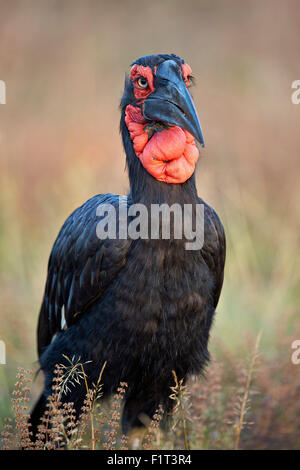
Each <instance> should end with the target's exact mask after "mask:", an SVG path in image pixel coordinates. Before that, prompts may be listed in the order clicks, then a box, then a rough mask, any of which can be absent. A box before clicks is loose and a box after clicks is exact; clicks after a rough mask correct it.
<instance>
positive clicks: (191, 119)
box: [143, 60, 204, 147]
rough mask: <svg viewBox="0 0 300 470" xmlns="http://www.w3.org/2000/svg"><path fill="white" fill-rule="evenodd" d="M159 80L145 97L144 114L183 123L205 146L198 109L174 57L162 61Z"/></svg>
mask: <svg viewBox="0 0 300 470" xmlns="http://www.w3.org/2000/svg"><path fill="white" fill-rule="evenodd" d="M156 83H157V87H156V90H155V91H154V93H152V94H151V95H150V96H149V98H147V99H146V100H145V106H144V113H143V114H144V117H145V118H146V119H147V120H149V121H160V122H163V123H166V124H173V125H175V126H179V127H182V128H183V129H185V130H187V131H188V132H190V134H192V135H193V136H194V137H195V139H197V140H198V141H199V142H200V144H201V145H202V147H204V139H203V134H202V129H201V125H200V122H199V118H198V115H197V111H196V109H195V106H194V103H193V100H192V97H191V95H190V93H189V91H188V89H187V88H186V85H185V83H184V81H183V79H182V75H181V73H180V71H179V68H178V65H177V64H176V63H175V62H174V61H173V60H166V61H164V62H163V63H162V64H161V65H159V67H158V69H157V72H156Z"/></svg>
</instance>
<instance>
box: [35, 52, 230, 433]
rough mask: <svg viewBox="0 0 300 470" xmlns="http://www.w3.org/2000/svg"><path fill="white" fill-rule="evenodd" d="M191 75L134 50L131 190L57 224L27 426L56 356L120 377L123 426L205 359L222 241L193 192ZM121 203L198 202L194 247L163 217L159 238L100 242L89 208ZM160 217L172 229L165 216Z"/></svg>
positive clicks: (38, 411)
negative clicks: (38, 381) (36, 387)
mask: <svg viewBox="0 0 300 470" xmlns="http://www.w3.org/2000/svg"><path fill="white" fill-rule="evenodd" d="M191 80H192V77H191V68H190V67H189V65H187V64H186V63H185V62H184V61H183V60H182V59H181V58H179V57H177V56H175V55H174V54H171V55H166V54H159V55H150V56H145V57H141V58H140V59H138V60H136V61H135V62H134V63H133V65H132V68H131V72H130V76H129V77H127V78H126V80H125V90H124V94H123V97H122V100H121V134H122V139H123V144H124V148H125V152H126V161H127V168H128V173H129V181H130V190H129V193H128V195H127V197H125V196H122V197H121V196H118V195H114V194H100V195H98V196H95V197H93V198H91V199H89V200H88V201H87V202H86V203H85V204H83V205H82V206H81V207H79V208H78V209H76V210H75V211H74V212H73V213H72V214H71V215H70V217H69V218H68V219H67V220H66V222H65V223H64V225H63V227H62V229H61V231H60V233H59V235H58V237H57V239H56V241H55V243H54V246H53V249H52V252H51V256H50V259H49V264H48V277H47V282H46V287H45V294H44V299H43V302H42V306H41V311H40V316H39V322H38V353H39V361H40V366H41V369H42V370H43V372H44V375H45V387H44V391H43V393H42V395H41V397H40V399H39V401H38V402H37V404H36V406H35V408H34V409H33V412H32V415H31V423H32V430H33V432H35V431H36V429H37V425H38V424H39V421H40V417H41V415H42V414H43V412H44V411H45V406H46V401H47V397H48V396H49V395H50V394H51V391H52V390H51V386H52V380H53V374H54V369H55V365H56V364H67V363H66V361H67V359H66V357H69V358H72V357H76V358H80V360H81V361H83V362H86V365H85V372H86V374H87V380H88V383H89V384H92V383H96V382H97V379H98V376H99V372H100V370H101V368H102V366H103V364H104V362H105V361H107V364H106V367H105V369H104V373H103V376H102V381H103V392H104V396H109V395H110V394H111V393H112V392H114V391H115V390H116V389H117V387H118V386H119V383H120V382H127V384H128V389H127V392H126V396H125V405H124V410H123V417H122V424H123V430H124V432H128V431H129V430H130V429H131V428H133V427H135V426H139V425H141V421H140V420H139V416H141V415H142V414H146V415H148V416H149V417H151V416H152V415H153V413H154V411H155V410H156V409H157V407H158V406H159V404H162V406H163V408H164V410H166V411H168V410H170V409H171V408H172V405H171V400H170V399H169V395H170V386H172V385H173V384H174V380H173V376H172V370H174V371H175V372H176V374H177V377H178V378H183V379H184V380H186V378H187V377H188V375H189V374H199V373H201V372H202V371H203V368H204V366H205V364H206V363H207V361H208V359H209V354H208V350H207V343H208V339H209V331H210V328H211V324H212V320H213V316H214V313H215V308H216V306H217V303H218V299H219V296H220V291H221V288H222V282H223V271H224V261H225V237H224V231H223V227H222V224H221V222H220V220H219V218H218V216H217V215H216V213H215V211H214V210H213V209H212V208H211V207H210V206H208V205H207V204H206V203H205V202H204V201H203V200H202V199H200V198H199V197H198V195H197V189H196V185H195V176H194V170H195V165H196V162H197V159H198V156H199V152H198V147H197V145H196V143H195V140H194V139H196V140H197V141H198V142H200V144H201V145H204V142H203V136H202V131H201V127H200V123H199V120H198V117H197V113H196V110H195V107H194V104H193V101H192V98H191V95H190V92H189V86H190V82H191ZM120 202H122V204H123V207H124V205H125V206H126V209H128V210H129V209H130V207H131V206H132V205H135V204H140V205H143V207H146V208H147V209H149V210H150V207H151V205H153V204H156V205H161V204H165V205H168V207H171V206H172V205H173V204H177V207H183V206H184V205H189V206H190V207H192V215H193V214H194V213H195V208H196V207H197V206H198V205H199V204H200V205H202V207H204V244H203V246H202V248H199V249H190V250H188V249H187V248H186V241H187V240H186V238H185V237H184V236H183V237H181V238H179V237H177V236H175V230H170V237H165V236H163V235H162V226H163V223H164V222H165V221H164V220H163V218H160V219H159V235H158V237H157V236H156V237H152V238H151V237H150V236H149V237H130V236H125V237H121V236H117V237H115V238H112V237H107V238H104V237H103V238H102V239H100V238H99V236H98V235H97V225H98V223H99V216H98V214H99V208H100V212H101V205H102V206H103V205H105V207H107V205H110V207H113V208H115V209H116V214H117V215H118V214H119V211H120V207H121V205H120ZM194 215H195V214H194ZM149 217H150V218H149V222H150V224H151V222H153V221H152V219H151V216H149ZM129 220H131V219H128V221H129ZM169 220H170V223H171V225H172V227H173V228H175V216H174V217H170V219H169ZM193 220H194V219H193ZM128 223H129V222H128ZM193 224H194V222H193ZM194 226H195V224H194V225H193V227H194ZM172 227H171V228H172ZM87 361H90V362H87ZM85 390H86V389H85V384H84V383H80V384H78V385H77V386H76V387H75V388H72V387H70V392H69V393H68V394H67V395H64V396H63V400H65V401H69V402H73V403H74V406H75V409H76V410H77V412H78V411H79V410H80V408H81V406H82V404H83V400H84V397H85Z"/></svg>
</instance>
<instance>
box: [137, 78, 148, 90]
mask: <svg viewBox="0 0 300 470" xmlns="http://www.w3.org/2000/svg"><path fill="white" fill-rule="evenodd" d="M137 84H138V86H139V87H140V88H147V86H148V80H147V78H145V77H140V78H138V79H137Z"/></svg>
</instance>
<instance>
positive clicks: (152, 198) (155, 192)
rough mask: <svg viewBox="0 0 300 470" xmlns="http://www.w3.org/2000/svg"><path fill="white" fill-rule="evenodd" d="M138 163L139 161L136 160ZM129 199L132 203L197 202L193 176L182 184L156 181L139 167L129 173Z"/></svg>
mask: <svg viewBox="0 0 300 470" xmlns="http://www.w3.org/2000/svg"><path fill="white" fill-rule="evenodd" d="M137 163H139V161H138V162H137ZM129 181H130V193H129V195H130V199H131V200H132V202H133V203H134V204H137V203H139V204H144V205H145V206H150V205H151V204H168V205H170V206H171V205H172V204H175V203H179V204H194V203H198V202H199V198H198V194H197V188H196V184H195V177H194V175H192V177H191V178H190V179H189V180H187V181H186V182H185V183H182V184H168V183H163V182H161V181H157V180H156V179H155V178H153V176H151V175H148V174H147V172H146V170H145V169H144V168H143V167H141V165H140V168H139V169H138V171H136V170H135V171H134V172H132V173H131V174H130V172H129Z"/></svg>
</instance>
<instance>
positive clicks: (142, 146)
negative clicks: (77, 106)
mask: <svg viewBox="0 0 300 470" xmlns="http://www.w3.org/2000/svg"><path fill="white" fill-rule="evenodd" d="M154 73H155V72H154ZM182 74H183V78H184V79H185V81H186V82H187V80H186V77H187V76H188V75H190V74H191V68H190V67H189V66H188V65H187V64H183V66H182ZM138 76H143V77H145V78H147V80H148V84H149V85H148V88H147V89H139V88H138V87H137V86H135V87H134V94H135V97H136V98H137V99H138V100H139V104H141V105H142V106H143V101H144V100H145V99H146V98H147V97H148V96H149V95H150V94H151V93H152V92H153V91H154V87H153V75H152V69H151V68H150V67H143V66H139V65H134V66H133V68H132V70H131V79H132V81H133V83H135V80H136V77H138ZM187 86H188V83H187ZM125 123H126V125H127V128H128V130H129V133H130V138H131V140H132V142H133V147H134V151H135V154H136V156H137V157H138V158H139V159H140V161H141V163H142V165H143V167H144V168H145V169H146V170H147V171H148V173H150V174H151V175H152V176H153V177H154V178H156V179H157V180H158V181H163V182H165V183H184V182H185V181H186V180H188V179H189V178H190V177H191V176H192V174H193V173H194V171H195V165H196V162H197V160H198V158H199V151H198V148H197V146H196V143H195V140H194V137H193V136H192V135H191V134H190V133H189V132H187V131H186V130H185V129H182V128H180V127H178V126H172V127H170V128H168V129H163V130H161V131H158V132H155V134H154V135H153V136H152V137H150V138H149V134H148V132H147V126H148V125H149V122H146V121H145V119H144V117H143V115H142V111H141V109H140V108H139V107H135V106H133V105H128V106H127V107H126V111H125Z"/></svg>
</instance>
